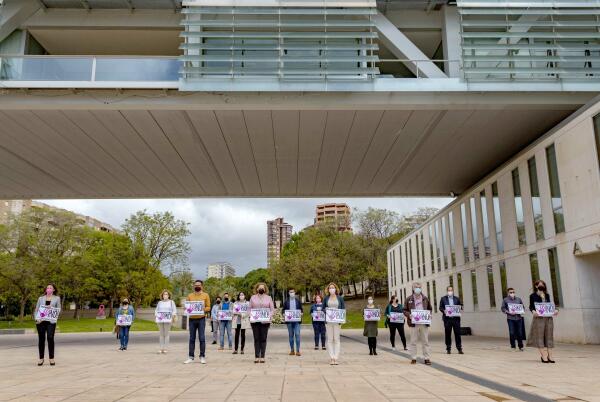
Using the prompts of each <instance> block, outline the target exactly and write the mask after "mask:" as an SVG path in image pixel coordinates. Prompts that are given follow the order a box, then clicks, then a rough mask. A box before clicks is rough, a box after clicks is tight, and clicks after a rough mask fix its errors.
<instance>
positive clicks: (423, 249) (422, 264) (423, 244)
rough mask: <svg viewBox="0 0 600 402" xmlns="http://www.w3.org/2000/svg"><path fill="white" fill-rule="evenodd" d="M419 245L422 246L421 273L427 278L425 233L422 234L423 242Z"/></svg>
mask: <svg viewBox="0 0 600 402" xmlns="http://www.w3.org/2000/svg"><path fill="white" fill-rule="evenodd" d="M419 244H420V245H421V272H422V273H423V276H425V275H427V272H426V271H425V231H423V232H421V241H420V243H419Z"/></svg>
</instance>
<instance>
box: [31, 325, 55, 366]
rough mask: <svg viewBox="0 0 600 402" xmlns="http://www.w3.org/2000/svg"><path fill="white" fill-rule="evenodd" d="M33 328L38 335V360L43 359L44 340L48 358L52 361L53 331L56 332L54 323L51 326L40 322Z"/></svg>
mask: <svg viewBox="0 0 600 402" xmlns="http://www.w3.org/2000/svg"><path fill="white" fill-rule="evenodd" d="M35 326H36V328H37V333H38V352H39V354H40V359H43V358H44V352H45V349H46V340H48V357H49V358H50V359H54V331H55V330H56V323H54V324H53V323H50V322H48V321H42V322H40V323H39V324H36V325H35Z"/></svg>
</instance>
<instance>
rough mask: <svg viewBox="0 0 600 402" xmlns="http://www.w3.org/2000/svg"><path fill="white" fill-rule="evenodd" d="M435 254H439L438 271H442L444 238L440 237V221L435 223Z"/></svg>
mask: <svg viewBox="0 0 600 402" xmlns="http://www.w3.org/2000/svg"><path fill="white" fill-rule="evenodd" d="M435 252H436V254H437V270H438V272H440V271H441V270H442V259H441V258H442V236H441V235H440V221H435Z"/></svg>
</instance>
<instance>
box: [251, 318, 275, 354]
mask: <svg viewBox="0 0 600 402" xmlns="http://www.w3.org/2000/svg"><path fill="white" fill-rule="evenodd" d="M250 325H252V335H253V336H254V357H255V358H257V359H258V358H261V359H264V357H265V352H266V351H267V335H268V334H269V327H270V326H271V324H261V323H260V322H253V323H252V324H250Z"/></svg>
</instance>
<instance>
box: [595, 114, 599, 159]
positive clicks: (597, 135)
mask: <svg viewBox="0 0 600 402" xmlns="http://www.w3.org/2000/svg"><path fill="white" fill-rule="evenodd" d="M594 131H595V133H596V156H597V157H598V166H599V167H600V114H597V115H595V116H594Z"/></svg>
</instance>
